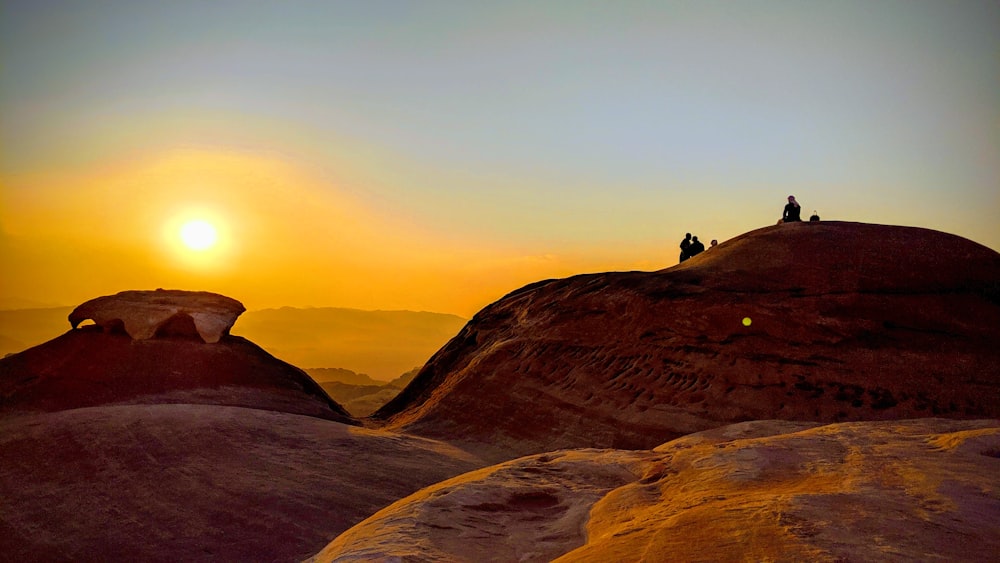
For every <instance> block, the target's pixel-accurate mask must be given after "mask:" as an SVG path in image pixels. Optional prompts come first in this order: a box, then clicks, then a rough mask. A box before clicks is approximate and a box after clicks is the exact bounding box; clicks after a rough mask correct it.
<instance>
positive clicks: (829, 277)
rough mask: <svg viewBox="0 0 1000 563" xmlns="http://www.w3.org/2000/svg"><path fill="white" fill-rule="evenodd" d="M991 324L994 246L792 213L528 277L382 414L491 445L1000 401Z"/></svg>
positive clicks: (946, 413)
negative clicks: (668, 251) (672, 248)
mask: <svg viewBox="0 0 1000 563" xmlns="http://www.w3.org/2000/svg"><path fill="white" fill-rule="evenodd" d="M744 319H749V321H748V322H749V326H747V325H746V324H745V323H744ZM997 342H1000V255H998V254H997V253H996V252H995V251H993V250H991V249H989V248H986V247H984V246H982V245H979V244H976V243H974V242H971V241H968V240H966V239H963V238H961V237H957V236H954V235H949V234H945V233H941V232H937V231H932V230H928V229H922V228H913V227H899V226H886V225H872V224H861V223H847V222H815V223H798V224H788V225H779V226H774V227H767V228H763V229H759V230H756V231H752V232H749V233H746V234H744V235H742V236H740V237H737V238H735V239H732V240H730V241H727V242H724V243H722V244H721V245H719V246H717V247H715V248H712V249H710V250H708V251H707V252H704V253H703V254H701V255H699V256H696V257H695V258H692V259H690V260H688V261H686V262H684V263H682V264H680V265H677V266H674V267H671V268H667V269H665V270H661V271H657V272H612V273H600V274H588V275H579V276H574V277H571V278H567V279H560V280H548V281H543V282H539V283H535V284H531V285H529V286H526V287H524V288H522V289H519V290H517V291H515V292H513V293H511V294H509V295H507V296H506V297H504V298H502V299H501V300H499V301H498V302H496V303H494V304H492V305H490V306H488V307H486V308H485V309H483V310H482V311H481V312H480V313H478V314H477V315H476V316H475V317H474V318H473V319H472V320H471V321H470V322H469V323H468V324H467V325H466V326H465V328H463V329H462V331H461V332H460V333H459V334H458V335H457V336H456V337H455V338H454V339H452V340H451V341H450V342H449V343H448V344H447V345H446V346H445V347H444V348H442V349H441V350H440V351H439V352H438V353H437V354H435V355H434V356H433V357H432V358H431V359H430V361H429V362H428V363H427V364H426V365H425V366H424V367H423V369H422V370H421V371H420V373H419V374H418V375H417V377H416V378H415V379H414V381H413V382H412V383H411V384H410V385H409V386H408V387H407V388H406V389H405V390H404V391H403V392H402V393H400V395H399V396H397V397H396V398H395V399H394V400H393V401H391V402H390V403H388V404H387V405H386V406H385V407H383V408H382V409H380V410H379V411H377V412H376V413H375V414H374V415H373V416H374V418H375V419H376V420H380V421H382V422H383V423H384V424H385V425H386V427H388V428H392V429H395V430H399V431H406V432H412V433H416V434H420V435H424V436H428V437H438V438H444V437H450V438H454V439H458V440H460V441H463V442H465V443H467V444H469V445H470V447H476V445H480V446H482V448H483V449H484V451H486V450H489V451H491V452H493V453H494V454H495V459H505V458H509V457H510V456H511V455H521V454H529V453H538V452H544V451H549V450H553V449H559V448H568V447H615V448H651V447H654V446H656V445H657V444H660V443H662V442H664V441H666V440H669V439H672V438H676V437H678V436H681V435H684V434H688V433H691V432H697V431H701V430H705V429H708V428H713V427H717V426H721V425H724V424H728V423H734V422H740V421H746V420H768V419H783V420H799V421H816V422H837V421H853V420H870V419H876V420H877V419H902V418H916V417H928V416H940V417H949V418H993V417H1000V347H998V346H997V345H996V344H997Z"/></svg>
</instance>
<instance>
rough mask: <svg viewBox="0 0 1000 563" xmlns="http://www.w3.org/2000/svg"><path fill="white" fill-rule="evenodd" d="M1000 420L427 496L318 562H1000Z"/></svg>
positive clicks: (725, 433)
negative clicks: (999, 556) (999, 555)
mask: <svg viewBox="0 0 1000 563" xmlns="http://www.w3.org/2000/svg"><path fill="white" fill-rule="evenodd" d="M997 475H1000V421H997V420H987V421H953V420H943V419H923V420H906V421H894V422H858V423H842V424H833V425H827V426H821V425H815V424H810V423H793V422H784V421H761V422H748V423H743V424H738V425H734V426H729V427H724V428H721V429H716V430H712V431H708V432H705V433H701V434H694V435H690V436H686V437H684V438H681V439H678V440H675V441H672V442H669V443H667V444H664V445H662V446H660V447H658V448H656V449H655V450H652V451H649V450H646V451H637V450H565V451H557V452H551V453H546V454H542V455H535V456H530V457H525V458H521V459H517V460H514V461H510V462H506V463H503V464H500V465H496V466H492V467H489V468H486V469H481V470H478V471H474V472H471V473H467V474H465V475H461V476H459V477H456V478H453V479H451V480H449V481H445V482H443V483H439V484H437V485H434V486H432V487H428V488H426V489H423V490H421V491H419V492H417V493H414V494H413V495H411V496H409V497H407V498H405V499H402V500H400V501H398V502H396V503H394V504H392V505H391V506H389V507H387V508H385V509H383V510H381V511H379V512H378V513H376V514H375V515H373V516H372V517H371V518H368V519H367V520H365V521H364V522H362V523H360V524H358V525H357V526H355V527H353V528H351V529H350V530H348V531H347V532H345V533H344V534H342V535H341V536H340V537H338V538H337V539H336V540H334V541H333V542H332V543H331V544H330V545H329V546H327V548H326V549H324V550H323V551H322V552H320V553H319V554H318V555H317V556H316V557H315V558H314V561H321V562H326V561H410V560H412V561H539V562H541V561H552V560H556V561H593V562H606V561H650V562H655V561H828V562H835V561H995V560H996V554H997V553H1000V479H998V478H997Z"/></svg>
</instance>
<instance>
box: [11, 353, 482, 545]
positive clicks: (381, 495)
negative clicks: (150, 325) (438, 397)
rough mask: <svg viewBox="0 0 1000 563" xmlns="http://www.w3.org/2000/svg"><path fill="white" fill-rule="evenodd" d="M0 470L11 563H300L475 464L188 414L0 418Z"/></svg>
mask: <svg viewBox="0 0 1000 563" xmlns="http://www.w3.org/2000/svg"><path fill="white" fill-rule="evenodd" d="M123 338H124V337H123ZM202 348H216V347H215V346H202ZM0 460H3V461H2V463H0V499H3V501H2V506H3V509H2V510H0V553H2V554H3V557H2V559H3V560H5V561H18V562H20V563H32V562H36V561H37V562H46V563H50V562H53V561H147V562H164V563H166V562H176V561H204V562H215V561H302V560H303V559H305V558H307V557H309V556H310V555H312V554H314V553H316V552H317V551H319V550H320V549H322V548H323V546H325V545H326V544H328V543H329V542H330V540H331V539H332V538H334V537H336V536H337V535H338V534H340V533H341V532H343V531H344V530H346V529H347V528H349V527H350V526H352V525H353V524H356V523H358V522H360V521H361V520H363V519H364V518H366V517H367V516H369V515H371V514H372V513H374V512H375V511H376V510H378V509H380V508H382V507H384V506H386V505H388V504H389V503H391V502H393V501H395V500H396V499H399V498H400V497H403V496H406V495H408V494H410V493H412V492H414V491H416V490H418V489H420V488H421V487H424V486H426V485H430V484H433V483H435V482H438V481H441V480H443V479H447V478H449V477H452V476H454V475H457V474H459V473H464V472H466V471H469V470H471V469H474V468H476V467H480V466H482V463H481V462H479V461H478V460H476V459H475V458H472V457H470V456H469V455H467V454H465V453H464V452H461V451H459V450H457V449H456V448H453V447H451V446H448V445H446V444H442V443H440V442H435V441H432V440H427V439H423V438H417V437H411V436H402V435H398V434H392V433H389V432H381V431H375V430H365V429H362V428H358V427H356V426H347V425H344V424H339V423H337V422H333V421H330V420H323V419H320V418H316V417H311V416H300V415H295V414H288V413H284V412H270V411H264V410H259V409H247V408H237V407H224V406H218V405H192V404H174V405H164V404H158V405H124V406H102V407H93V408H82V409H73V410H66V411H60V412H53V413H30V414H20V415H17V416H10V415H7V414H6V413H2V412H0Z"/></svg>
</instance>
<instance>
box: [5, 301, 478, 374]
mask: <svg viewBox="0 0 1000 563" xmlns="http://www.w3.org/2000/svg"><path fill="white" fill-rule="evenodd" d="M72 310H73V308H72V307H51V308H40V309H17V310H0V357H2V356H4V355H7V354H11V353H14V352H20V351H22V350H25V349H27V348H30V347H32V346H36V345H38V344H41V343H43V342H46V341H48V340H51V339H52V338H54V337H56V336H58V335H60V334H62V333H64V332H66V331H67V330H69V323H68V321H67V316H68V315H69V313H70V312H71V311H72ZM465 322H466V319H463V318H461V317H458V316H456V315H448V314H443V313H429V312H423V311H421V312H415V311H362V310H358V309H344V308H334V307H322V308H307V309H299V308H293V307H282V308H280V309H263V310H260V311H248V312H246V313H244V314H243V315H242V316H241V317H240V318H239V319H237V321H236V325H235V326H234V327H233V330H232V333H233V334H235V335H238V336H244V337H246V338H249V339H250V340H252V341H253V342H256V343H258V344H259V345H260V346H261V347H263V348H264V349H265V350H267V351H268V352H270V353H271V354H273V355H275V356H277V357H278V358H280V359H282V360H284V361H286V362H288V363H290V364H292V365H295V366H297V367H300V368H343V369H345V370H348V371H351V372H355V373H357V374H362V375H366V376H368V381H371V383H368V382H367V381H365V380H364V379H360V380H359V381H358V382H357V383H355V384H365V383H367V384H375V385H380V384H384V383H385V382H387V381H390V380H392V379H395V378H397V377H399V376H400V375H402V374H403V373H405V372H407V371H409V370H411V369H413V368H414V367H415V366H420V365H423V364H424V362H426V361H427V359H428V358H430V357H431V355H432V354H434V352H436V351H437V350H438V349H439V348H441V347H442V346H443V345H444V344H445V343H446V342H447V341H448V340H449V339H450V338H451V337H452V336H454V335H455V334H457V333H458V331H459V329H461V328H462V326H463V325H464V324H465ZM348 383H350V382H348Z"/></svg>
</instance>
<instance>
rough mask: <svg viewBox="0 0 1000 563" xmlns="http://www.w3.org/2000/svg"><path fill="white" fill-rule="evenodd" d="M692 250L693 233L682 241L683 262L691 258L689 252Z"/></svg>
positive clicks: (687, 234) (685, 236)
mask: <svg viewBox="0 0 1000 563" xmlns="http://www.w3.org/2000/svg"><path fill="white" fill-rule="evenodd" d="M696 238H697V237H696ZM690 248H691V233H686V234H685V235H684V240H682V241H681V259H680V261H681V262H683V261H685V260H687V259H688V258H690V257H691V255H690V254H689V253H688V250H689V249H690Z"/></svg>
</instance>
